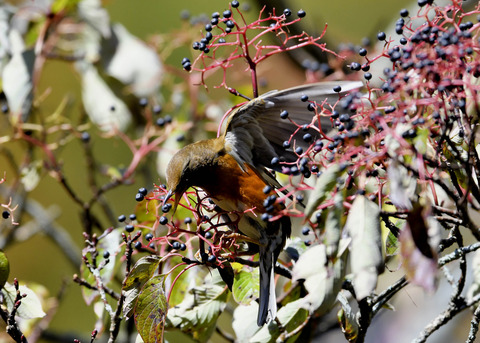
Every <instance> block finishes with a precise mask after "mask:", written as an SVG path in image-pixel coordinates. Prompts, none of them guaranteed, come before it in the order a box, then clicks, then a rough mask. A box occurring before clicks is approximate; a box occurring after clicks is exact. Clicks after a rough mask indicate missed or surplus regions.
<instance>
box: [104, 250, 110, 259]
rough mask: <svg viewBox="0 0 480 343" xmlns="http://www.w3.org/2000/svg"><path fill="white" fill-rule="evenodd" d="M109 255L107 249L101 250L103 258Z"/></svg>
mask: <svg viewBox="0 0 480 343" xmlns="http://www.w3.org/2000/svg"><path fill="white" fill-rule="evenodd" d="M109 257H110V253H109V252H108V251H107V250H105V251H104V252H103V258H105V259H107V258H109Z"/></svg>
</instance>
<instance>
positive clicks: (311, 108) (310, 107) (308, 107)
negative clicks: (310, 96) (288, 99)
mask: <svg viewBox="0 0 480 343" xmlns="http://www.w3.org/2000/svg"><path fill="white" fill-rule="evenodd" d="M315 108H316V105H315V104H314V103H313V102H310V103H309V104H308V105H307V109H308V110H309V111H310V112H314V111H315Z"/></svg>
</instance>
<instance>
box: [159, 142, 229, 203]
mask: <svg viewBox="0 0 480 343" xmlns="http://www.w3.org/2000/svg"><path fill="white" fill-rule="evenodd" d="M221 146H223V145H221V142H220V141H219V140H217V139H210V140H205V141H200V142H196V143H193V144H189V145H187V146H185V147H184V148H183V149H181V150H180V151H178V152H177V153H176V154H175V155H174V156H173V157H172V159H171V160H170V162H169V163H168V166H167V172H166V174H167V189H168V193H167V195H166V196H165V200H164V204H165V203H166V202H167V201H168V199H169V198H170V197H171V196H172V195H175V203H174V207H173V210H174V211H175V210H176V208H177V206H178V203H179V201H180V199H181V198H182V195H183V193H185V192H186V191H187V189H189V188H190V187H192V186H200V187H201V186H202V180H203V178H205V177H206V175H209V174H208V170H209V169H210V167H211V166H212V163H213V160H214V159H215V157H216V156H217V151H218V149H219V148H218V147H221Z"/></svg>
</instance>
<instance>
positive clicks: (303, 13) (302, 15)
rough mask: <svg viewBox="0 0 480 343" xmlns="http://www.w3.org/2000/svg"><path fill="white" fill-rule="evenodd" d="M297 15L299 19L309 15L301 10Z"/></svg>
mask: <svg viewBox="0 0 480 343" xmlns="http://www.w3.org/2000/svg"><path fill="white" fill-rule="evenodd" d="M297 15H298V17H299V18H303V17H305V16H306V15H307V13H305V11H304V10H300V11H298V12H297Z"/></svg>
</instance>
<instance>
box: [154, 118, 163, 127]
mask: <svg viewBox="0 0 480 343" xmlns="http://www.w3.org/2000/svg"><path fill="white" fill-rule="evenodd" d="M155 124H156V125H157V126H158V127H163V126H165V119H163V118H158V119H157V121H156V122H155Z"/></svg>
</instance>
